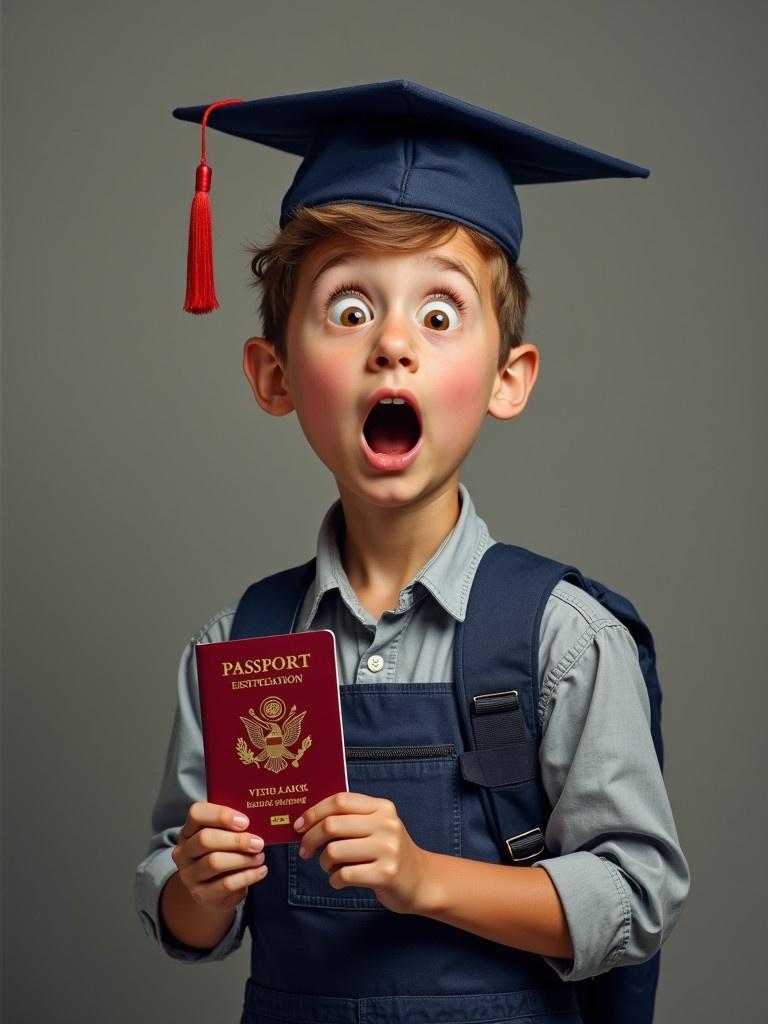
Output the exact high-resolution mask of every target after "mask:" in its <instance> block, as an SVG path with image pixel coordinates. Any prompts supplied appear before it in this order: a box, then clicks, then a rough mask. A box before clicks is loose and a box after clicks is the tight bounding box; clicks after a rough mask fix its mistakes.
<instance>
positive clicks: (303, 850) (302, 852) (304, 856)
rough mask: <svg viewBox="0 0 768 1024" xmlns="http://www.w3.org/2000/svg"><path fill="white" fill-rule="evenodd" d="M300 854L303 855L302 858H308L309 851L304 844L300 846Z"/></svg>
mask: <svg viewBox="0 0 768 1024" xmlns="http://www.w3.org/2000/svg"><path fill="white" fill-rule="evenodd" d="M299 856H300V857H301V859H302V860H306V859H307V851H306V850H305V849H304V847H303V846H300V847H299Z"/></svg>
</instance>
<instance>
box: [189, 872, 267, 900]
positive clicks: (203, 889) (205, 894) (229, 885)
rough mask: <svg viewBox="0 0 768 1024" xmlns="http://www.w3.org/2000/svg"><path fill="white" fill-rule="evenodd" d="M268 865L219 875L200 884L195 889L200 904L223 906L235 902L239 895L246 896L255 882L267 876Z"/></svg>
mask: <svg viewBox="0 0 768 1024" xmlns="http://www.w3.org/2000/svg"><path fill="white" fill-rule="evenodd" d="M267 871H268V868H267V865H266V864H262V865H260V866H259V867H256V868H248V869H246V870H245V871H230V872H229V873H228V874H224V875H219V876H218V877H217V878H215V879H213V880H209V881H207V882H200V883H197V884H195V885H194V886H193V887H194V889H195V892H196V894H197V898H198V902H200V903H204V904H207V905H209V906H210V905H216V904H218V905H221V904H222V903H224V902H230V901H231V900H234V901H235V903H238V902H239V900H237V899H236V898H235V897H236V895H237V894H239V893H241V892H242V893H243V895H244V894H245V890H246V889H247V888H248V886H249V885H253V884H254V882H260V881H261V880H262V878H265V877H266V875H267Z"/></svg>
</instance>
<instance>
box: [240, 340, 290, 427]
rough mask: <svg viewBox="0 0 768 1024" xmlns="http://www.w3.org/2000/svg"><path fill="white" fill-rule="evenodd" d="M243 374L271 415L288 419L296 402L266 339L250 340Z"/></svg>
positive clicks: (269, 342) (279, 363)
mask: <svg viewBox="0 0 768 1024" xmlns="http://www.w3.org/2000/svg"><path fill="white" fill-rule="evenodd" d="M243 372H244V373H245V376H246V377H247V378H248V381H249V383H250V385H251V390H252V391H253V397H254V398H255V399H256V401H257V402H258V403H259V405H260V406H261V408H262V409H263V410H264V411H265V412H268V413H269V414H270V415H271V416H286V415H287V414H288V413H289V412H292V411H293V402H292V401H291V397H290V395H289V394H288V391H287V390H286V387H285V381H286V374H285V369H284V367H283V365H282V363H281V362H280V360H279V359H278V358H277V356H276V354H275V346H274V345H273V344H272V342H271V341H267V339H266V338H249V339H248V340H247V341H246V343H245V346H244V348H243Z"/></svg>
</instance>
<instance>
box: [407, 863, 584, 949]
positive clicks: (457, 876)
mask: <svg viewBox="0 0 768 1024" xmlns="http://www.w3.org/2000/svg"><path fill="white" fill-rule="evenodd" d="M423 852H424V853H425V854H426V859H425V862H424V869H423V871H424V873H423V887H422V895H421V899H420V902H419V903H418V904H417V908H416V910H415V912H416V913H419V914H422V915H424V916H425V917H431V918H433V919H434V920H435V921H443V922H444V923H445V924H450V925H453V926H454V927H456V928H463V929H464V931H468V932H473V933H474V934H475V935H480V936H482V937H483V938H484V939H490V940H491V941H492V942H500V943H502V944H503V945H505V946H514V947H515V948H516V949H524V950H527V951H528V952H530V953H540V954H542V955H545V956H553V957H563V958H569V957H572V956H573V946H572V944H571V937H570V933H569V931H568V922H567V920H566V917H565V914H564V912H563V908H562V905H561V903H560V898H559V896H558V894H557V890H556V889H555V887H554V885H553V884H552V881H551V879H550V877H549V875H548V874H547V872H546V871H544V870H543V869H542V868H538V867H517V866H515V865H512V864H510V865H506V864H486V863H484V862H483V861H477V860H468V859H466V858H464V857H449V856H446V855H445V854H442V853H430V852H428V851H423Z"/></svg>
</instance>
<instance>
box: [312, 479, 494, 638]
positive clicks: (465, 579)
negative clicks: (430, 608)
mask: <svg viewBox="0 0 768 1024" xmlns="http://www.w3.org/2000/svg"><path fill="white" fill-rule="evenodd" d="M459 498H460V501H461V511H460V513H459V518H458V521H457V522H456V525H455V526H454V528H453V529H452V530H451V532H450V533H449V534H448V536H447V537H446V538H445V540H444V541H443V543H442V544H441V545H440V547H439V548H438V549H437V551H436V552H435V553H434V555H433V556H432V557H431V558H430V559H429V561H428V562H427V563H426V565H424V566H423V567H422V568H421V569H420V570H419V572H417V573H416V575H415V576H414V577H413V579H412V580H411V581H410V582H409V583H408V584H406V586H405V587H403V589H402V590H401V591H400V598H401V604H404V603H406V602H407V603H408V604H412V603H413V597H414V591H415V589H416V585H417V584H420V585H421V586H422V587H424V588H425V589H426V590H427V591H429V593H430V594H432V596H433V597H434V599H435V600H436V601H437V602H438V604H440V605H441V606H442V607H443V608H444V609H445V610H446V611H447V612H448V614H449V615H451V616H453V618H454V619H457V620H459V621H460V622H463V621H464V618H465V616H466V613H467V602H468V600H469V591H470V588H471V586H472V580H473V579H474V576H475V571H476V569H477V566H478V563H479V562H480V559H481V558H482V556H483V554H484V552H485V551H486V549H487V548H488V547H490V545H491V544H492V543H493V541H492V540H491V539H490V537H489V534H488V527H487V526H486V524H485V522H484V521H483V520H482V519H481V518H480V516H478V514H477V512H476V511H475V506H474V503H473V502H472V499H471V497H470V496H469V491H468V490H467V488H466V487H465V486H464V484H462V483H459ZM343 522H344V513H343V510H342V506H341V501H339V500H337V501H335V502H334V503H333V505H331V507H330V508H329V509H328V511H327V512H326V514H325V516H324V517H323V521H322V523H321V525H320V530H319V532H318V537H317V552H316V559H317V561H316V568H315V580H314V584H313V591H312V598H311V602H310V605H309V609H308V613H307V614H306V615H305V617H304V623H303V626H302V628H303V629H308V628H309V624H310V623H311V622H312V620H313V619H314V617H315V615H316V614H317V610H318V608H319V606H320V602H321V600H322V599H323V596H324V595H325V594H326V593H328V591H330V590H333V589H337V590H338V591H339V593H340V596H341V597H342V599H343V600H344V601H345V603H346V604H347V605H348V606H349V608H350V610H351V611H352V612H353V614H355V615H357V616H358V618H364V619H368V620H370V616H369V615H368V614H367V613H366V612H365V611H364V610H363V609H362V608H361V606H360V602H359V601H358V600H357V596H356V595H355V592H354V591H353V589H352V587H351V585H350V583H349V580H348V579H347V574H346V572H345V571H344V566H343V565H342V561H341V552H340V548H339V531H340V530H341V529H342V527H343Z"/></svg>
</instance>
